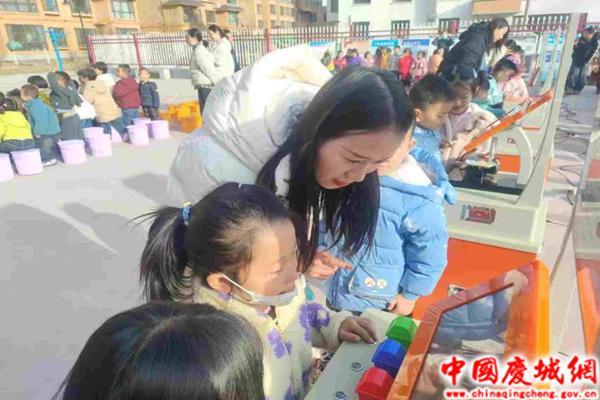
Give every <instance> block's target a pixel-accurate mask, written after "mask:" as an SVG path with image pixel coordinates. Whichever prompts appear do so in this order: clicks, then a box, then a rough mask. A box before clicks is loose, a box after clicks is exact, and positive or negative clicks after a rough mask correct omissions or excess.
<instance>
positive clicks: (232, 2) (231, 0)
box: [227, 0, 238, 6]
mask: <svg viewBox="0 0 600 400" xmlns="http://www.w3.org/2000/svg"><path fill="white" fill-rule="evenodd" d="M237 3H238V2H237V0H227V4H231V5H234V6H237Z"/></svg>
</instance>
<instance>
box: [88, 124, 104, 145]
mask: <svg viewBox="0 0 600 400" xmlns="http://www.w3.org/2000/svg"><path fill="white" fill-rule="evenodd" d="M100 135H104V128H97V127H92V128H83V137H84V138H85V140H86V142H87V141H89V140H90V139H91V138H93V137H96V136H100Z"/></svg>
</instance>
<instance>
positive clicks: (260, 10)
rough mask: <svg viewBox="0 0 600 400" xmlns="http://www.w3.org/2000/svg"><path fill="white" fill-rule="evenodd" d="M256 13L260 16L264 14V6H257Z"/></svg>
mask: <svg viewBox="0 0 600 400" xmlns="http://www.w3.org/2000/svg"><path fill="white" fill-rule="evenodd" d="M256 12H257V13H259V14H262V13H263V8H262V4H257V5H256Z"/></svg>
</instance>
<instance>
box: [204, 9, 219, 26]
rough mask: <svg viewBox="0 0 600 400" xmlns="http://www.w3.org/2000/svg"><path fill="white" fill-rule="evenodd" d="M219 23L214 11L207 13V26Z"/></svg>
mask: <svg viewBox="0 0 600 400" xmlns="http://www.w3.org/2000/svg"><path fill="white" fill-rule="evenodd" d="M216 22H217V17H216V16H215V12H214V11H206V23H207V24H215V23H216Z"/></svg>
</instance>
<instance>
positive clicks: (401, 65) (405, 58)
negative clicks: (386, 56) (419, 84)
mask: <svg viewBox="0 0 600 400" xmlns="http://www.w3.org/2000/svg"><path fill="white" fill-rule="evenodd" d="M414 62H415V59H414V57H413V56H412V50H411V49H409V48H406V49H404V53H403V54H402V57H400V59H399V60H398V76H399V77H400V80H401V81H402V83H403V84H404V86H406V88H407V89H408V88H409V87H410V81H411V76H410V70H411V68H412V65H413V63H414Z"/></svg>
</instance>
